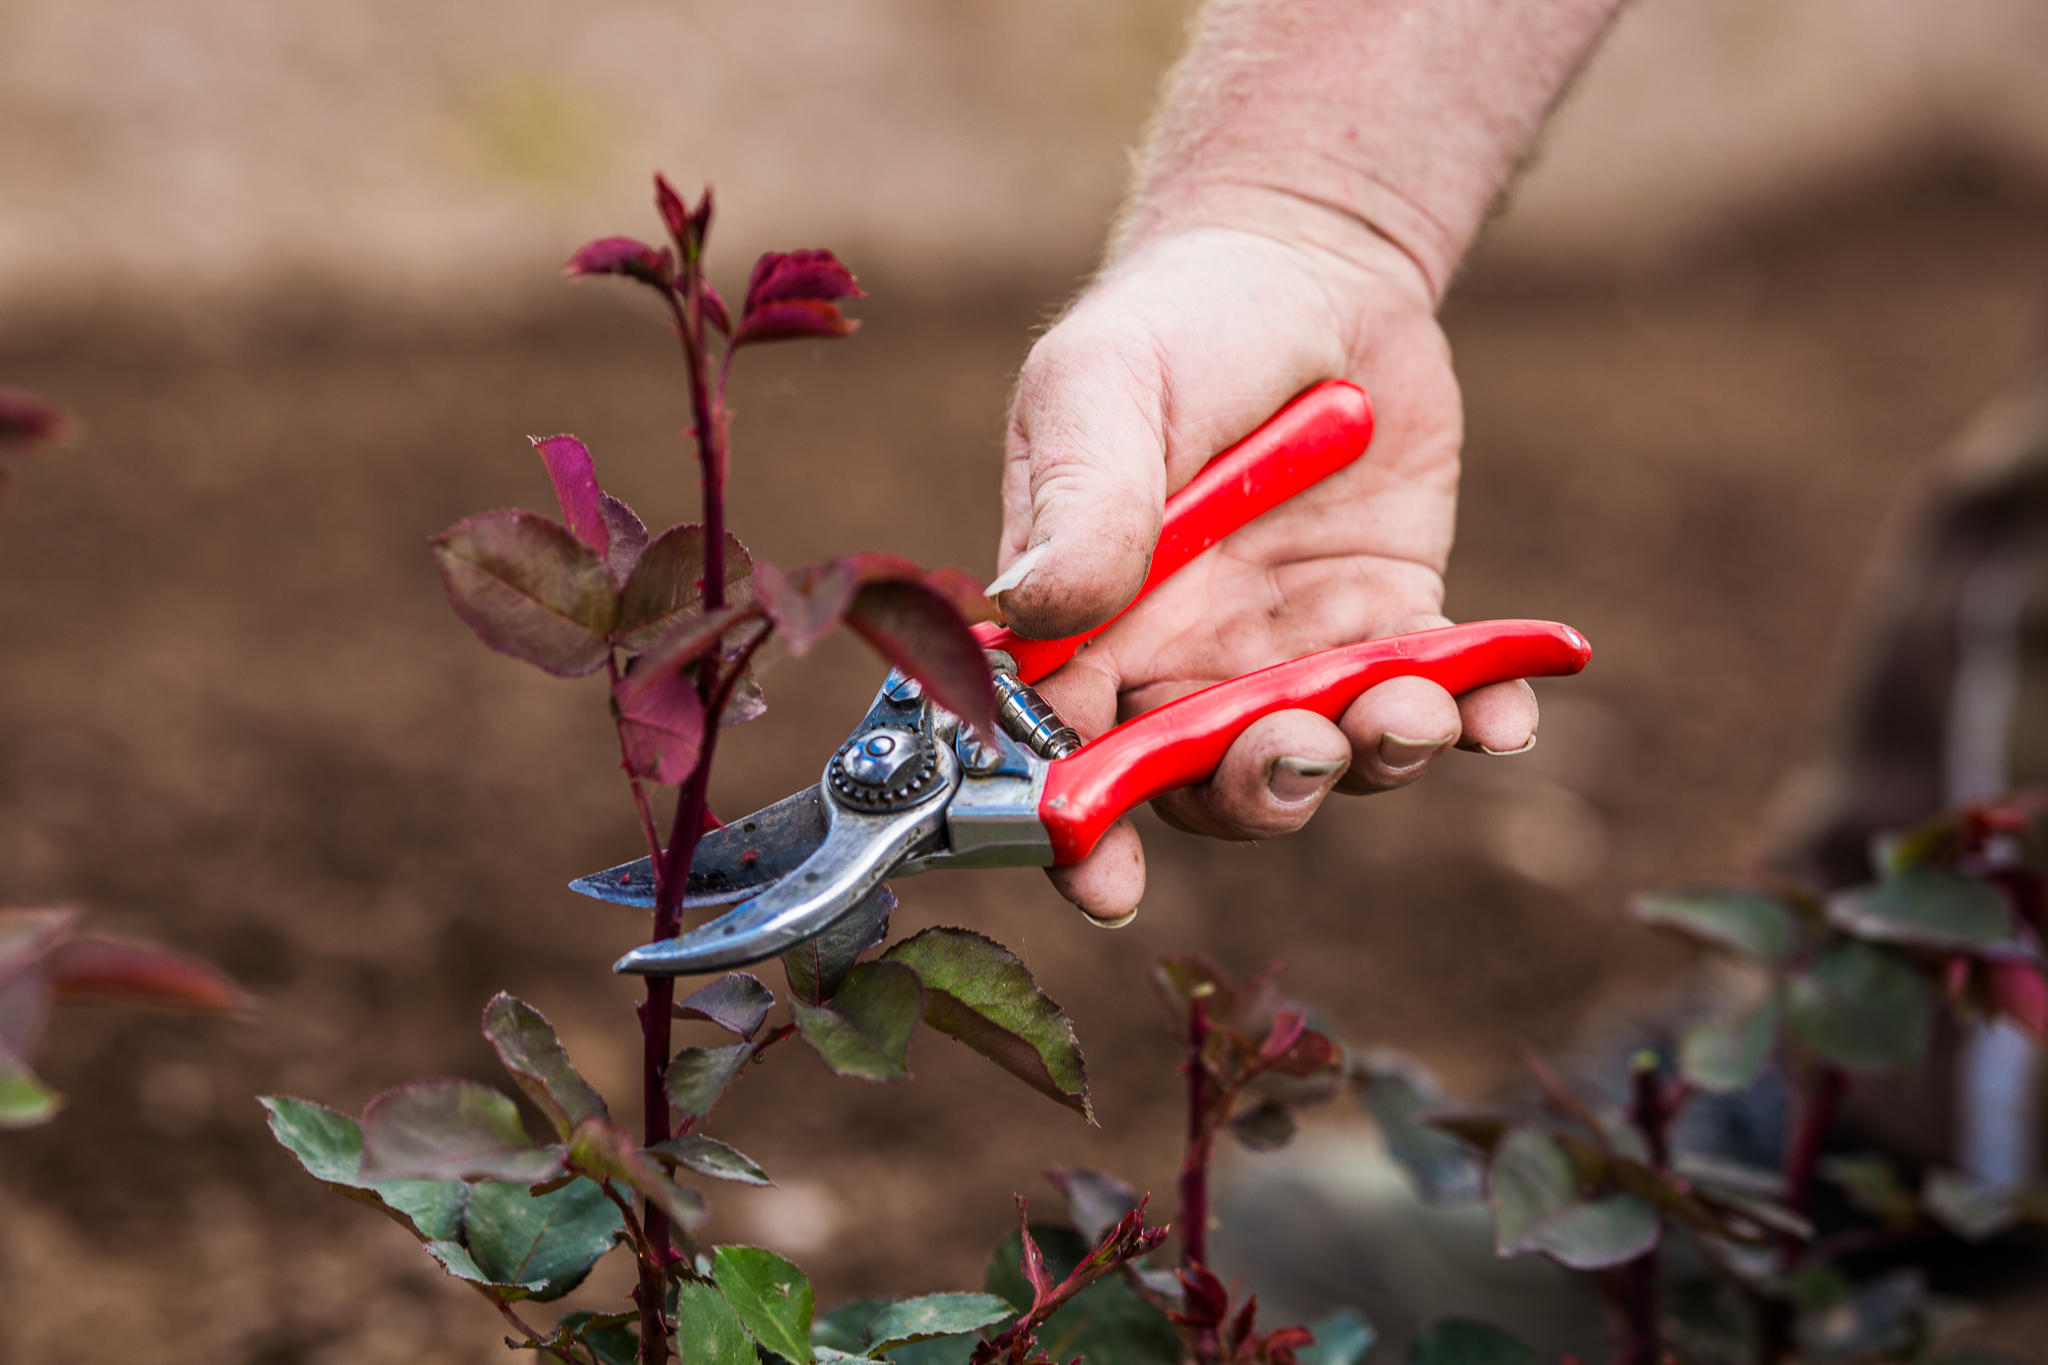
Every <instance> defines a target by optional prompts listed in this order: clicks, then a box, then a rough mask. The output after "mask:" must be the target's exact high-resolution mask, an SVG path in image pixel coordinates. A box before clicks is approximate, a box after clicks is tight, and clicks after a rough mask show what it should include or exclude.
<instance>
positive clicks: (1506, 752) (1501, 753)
mask: <svg viewBox="0 0 2048 1365" xmlns="http://www.w3.org/2000/svg"><path fill="white" fill-rule="evenodd" d="M1535 747H1536V736H1534V735H1531V736H1529V737H1528V738H1527V739H1525V740H1523V741H1522V743H1521V746H1520V747H1519V748H1514V749H1489V748H1487V747H1486V746H1485V745H1484V744H1482V745H1480V746H1479V752H1480V753H1482V754H1491V755H1492V756H1493V757H1495V758H1513V757H1514V756H1515V755H1516V754H1526V753H1528V752H1529V751H1530V750H1531V749H1533V748H1535Z"/></svg>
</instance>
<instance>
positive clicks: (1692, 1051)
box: [1678, 996, 1778, 1094]
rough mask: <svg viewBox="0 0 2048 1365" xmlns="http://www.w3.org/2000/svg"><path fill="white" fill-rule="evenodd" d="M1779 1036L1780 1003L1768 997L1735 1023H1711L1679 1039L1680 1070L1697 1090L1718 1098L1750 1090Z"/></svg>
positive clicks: (1693, 1028)
mask: <svg viewBox="0 0 2048 1365" xmlns="http://www.w3.org/2000/svg"><path fill="white" fill-rule="evenodd" d="M1777 1036H1778V1001H1777V998H1776V997H1775V996H1773V997H1767V998H1766V999H1765V1000H1763V1001H1762V1003H1760V1004H1758V1005H1757V1006H1756V1008H1754V1009H1751V1010H1747V1011H1745V1012H1743V1013H1741V1014H1738V1015H1736V1016H1735V1017H1733V1018H1731V1019H1710V1020H1708V1021H1706V1022H1705V1023H1700V1024H1694V1025H1693V1026H1692V1027H1691V1028H1688V1029H1687V1030H1685V1032H1684V1033H1682V1034H1681V1035H1679V1039H1678V1070H1679V1074H1680V1075H1682V1076H1684V1077H1685V1079H1686V1080H1687V1081H1689V1082H1690V1083H1691V1084H1692V1085H1693V1086H1695V1087H1696V1088H1698V1089H1701V1090H1706V1091H1711V1092H1713V1093H1715V1094H1732V1093H1734V1092H1735V1091H1738V1090H1746V1089H1748V1088H1749V1084H1750V1082H1751V1081H1754V1080H1755V1079H1756V1075H1757V1072H1759V1071H1761V1070H1762V1069H1763V1065H1764V1061H1765V1059H1767V1058H1768V1057H1769V1056H1770V1055H1771V1044H1772V1043H1773V1042H1774V1041H1775V1040H1776V1039H1777Z"/></svg>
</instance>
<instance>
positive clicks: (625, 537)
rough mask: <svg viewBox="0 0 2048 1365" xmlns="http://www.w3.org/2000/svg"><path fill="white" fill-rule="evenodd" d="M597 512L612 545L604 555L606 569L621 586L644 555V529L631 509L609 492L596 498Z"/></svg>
mask: <svg viewBox="0 0 2048 1365" xmlns="http://www.w3.org/2000/svg"><path fill="white" fill-rule="evenodd" d="M597 510H598V514H599V515H600V516H602V517H603V518H604V526H605V534H606V535H607V536H608V537H609V538H610V544H611V548H610V549H609V550H607V551H606V552H605V557H604V563H605V567H606V568H607V569H610V570H611V574H612V582H614V583H616V584H619V585H620V586H621V587H623V586H624V585H625V583H626V581H627V580H628V579H630V578H631V577H632V576H633V569H634V567H635V566H636V565H638V564H639V563H640V556H641V555H642V554H643V553H645V552H646V549H647V527H646V526H645V525H643V524H642V523H641V521H640V518H639V517H638V516H637V515H635V514H634V511H633V509H632V508H630V507H628V506H626V504H625V503H623V502H620V501H619V500H618V499H617V498H615V497H613V496H612V495H611V494H609V493H601V494H599V495H598V499H597Z"/></svg>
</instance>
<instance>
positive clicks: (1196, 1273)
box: [1168, 1265, 1230, 1328]
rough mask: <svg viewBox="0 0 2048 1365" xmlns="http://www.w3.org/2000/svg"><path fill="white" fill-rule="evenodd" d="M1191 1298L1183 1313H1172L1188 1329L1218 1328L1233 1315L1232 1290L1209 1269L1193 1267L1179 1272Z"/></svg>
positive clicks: (1183, 1286) (1183, 1287)
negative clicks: (1231, 1311)
mask: <svg viewBox="0 0 2048 1365" xmlns="http://www.w3.org/2000/svg"><path fill="white" fill-rule="evenodd" d="M1176 1273H1177V1274H1178V1275H1179V1276H1180V1283H1181V1288H1182V1289H1183V1290H1185V1291H1186V1294H1187V1298H1186V1304H1185V1308H1184V1309H1183V1311H1181V1312H1179V1313H1171V1314H1168V1316H1169V1317H1171V1318H1172V1319H1173V1320H1174V1321H1175V1322H1178V1323H1181V1324H1183V1325H1185V1326H1188V1327H1195V1328H1215V1327H1218V1326H1221V1325H1222V1323H1223V1320H1224V1319H1225V1318H1226V1317H1228V1316H1229V1315H1230V1291H1229V1290H1227V1289H1225V1288H1224V1287H1223V1281H1221V1280H1219V1279H1217V1278H1216V1277H1215V1276H1214V1275H1212V1274H1210V1273H1209V1269H1208V1267H1207V1266H1201V1265H1191V1266H1188V1267H1186V1268H1184V1269H1182V1270H1180V1271H1178V1272H1176Z"/></svg>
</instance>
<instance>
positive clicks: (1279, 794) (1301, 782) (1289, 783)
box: [1266, 756, 1344, 806]
mask: <svg viewBox="0 0 2048 1365" xmlns="http://www.w3.org/2000/svg"><path fill="white" fill-rule="evenodd" d="M1343 771H1344V760H1343V759H1341V758H1339V759H1327V758H1294V757H1291V756H1290V757H1284V758H1276V759H1274V760H1273V767H1272V769H1271V771H1269V772H1268V773H1267V774H1266V789H1267V790H1268V791H1270V792H1272V793H1273V799H1274V800H1276V801H1279V802H1281V803H1282V804H1284V805H1290V806H1291V805H1294V804H1295V803H1297V802H1300V801H1307V800H1309V799H1311V798H1313V797H1316V796H1320V795H1322V793H1323V790H1324V788H1326V787H1328V786H1329V785H1330V784H1331V783H1332V782H1334V781H1336V780H1337V774H1339V773H1341V772H1343Z"/></svg>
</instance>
